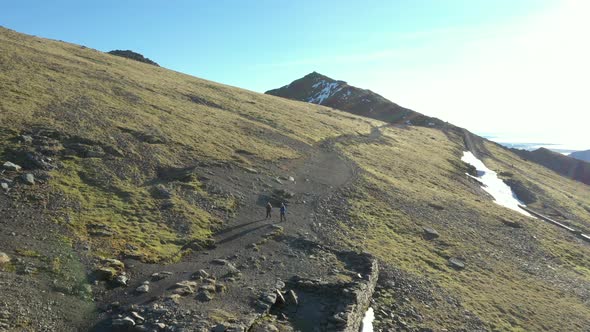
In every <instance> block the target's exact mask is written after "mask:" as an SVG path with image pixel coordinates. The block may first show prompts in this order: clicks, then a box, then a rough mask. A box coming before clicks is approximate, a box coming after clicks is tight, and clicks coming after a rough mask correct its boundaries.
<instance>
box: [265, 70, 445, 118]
mask: <svg viewBox="0 0 590 332" xmlns="http://www.w3.org/2000/svg"><path fill="white" fill-rule="evenodd" d="M266 93H267V94H270V95H275V96H279V97H284V98H289V99H295V100H299V101H305V102H309V103H314V104H319V105H324V106H328V107H333V108H336V109H339V110H343V111H346V112H350V113H353V114H357V115H362V116H366V117H370V118H373V119H377V120H382V121H386V122H390V123H396V124H413V125H422V126H431V127H434V126H438V127H439V126H443V125H446V124H445V123H444V122H443V121H441V120H439V119H436V118H431V117H428V116H424V115H422V114H420V113H418V112H414V111H412V110H410V109H407V108H404V107H402V106H399V105H397V104H395V103H393V102H392V101H390V100H387V99H386V98H384V97H382V96H380V95H378V94H376V93H374V92H372V91H371V90H365V89H360V88H357V87H354V86H351V85H348V83H346V82H344V81H338V80H334V79H332V78H330V77H327V76H324V75H322V74H319V73H317V72H313V73H311V74H308V75H306V76H304V77H302V78H300V79H298V80H295V81H293V82H291V83H290V84H288V85H285V86H283V87H281V88H279V89H274V90H269V91H267V92H266Z"/></svg>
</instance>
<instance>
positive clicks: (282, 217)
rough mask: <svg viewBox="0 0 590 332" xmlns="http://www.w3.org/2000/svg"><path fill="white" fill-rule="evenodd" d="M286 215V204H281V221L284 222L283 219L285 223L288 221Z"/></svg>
mask: <svg viewBox="0 0 590 332" xmlns="http://www.w3.org/2000/svg"><path fill="white" fill-rule="evenodd" d="M286 213H287V207H285V203H281V221H283V219H284V220H285V221H287V216H286Z"/></svg>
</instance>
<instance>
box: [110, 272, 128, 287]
mask: <svg viewBox="0 0 590 332" xmlns="http://www.w3.org/2000/svg"><path fill="white" fill-rule="evenodd" d="M113 282H114V283H115V285H118V286H127V283H128V282H129V277H128V276H127V275H125V273H123V274H121V275H118V276H117V277H116V278H115V280H113Z"/></svg>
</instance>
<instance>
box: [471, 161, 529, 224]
mask: <svg viewBox="0 0 590 332" xmlns="http://www.w3.org/2000/svg"><path fill="white" fill-rule="evenodd" d="M461 160H462V161H464V162H466V163H468V164H469V165H471V166H473V167H475V169H476V170H477V177H475V178H476V179H478V180H479V181H481V182H482V183H483V184H484V185H483V186H482V187H481V188H482V189H483V190H485V191H486V192H487V193H488V194H490V195H492V197H494V203H496V204H498V205H502V206H504V207H507V208H509V209H512V210H514V211H517V212H520V213H522V214H524V215H525V216H529V217H531V215H530V214H529V213H528V212H526V211H525V210H523V209H521V208H520V207H518V206H519V205H522V206H526V205H524V203H523V202H521V201H520V200H519V199H518V197H516V195H515V194H514V192H513V191H512V189H511V188H510V187H509V186H508V185H507V184H506V183H504V181H502V180H501V179H499V178H498V174H497V173H496V172H494V171H492V170H491V169H489V168H487V167H486V165H484V163H483V162H482V161H481V160H479V159H477V158H476V157H475V156H474V155H473V153H471V152H470V151H464V152H463V157H462V158H461ZM467 175H468V176H471V177H474V176H472V175H469V174H467Z"/></svg>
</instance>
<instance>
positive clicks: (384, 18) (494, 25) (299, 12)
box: [0, 0, 590, 147]
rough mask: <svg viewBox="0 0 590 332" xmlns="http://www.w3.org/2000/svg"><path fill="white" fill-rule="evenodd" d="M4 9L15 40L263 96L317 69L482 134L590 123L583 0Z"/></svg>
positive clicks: (41, 4) (562, 134)
mask: <svg viewBox="0 0 590 332" xmlns="http://www.w3.org/2000/svg"><path fill="white" fill-rule="evenodd" d="M2 7H3V9H2V11H0V25H3V26H5V27H8V28H11V29H14V30H17V31H19V32H24V33H28V34H33V35H37V36H41V37H46V38H52V39H60V40H64V41H68V42H72V43H76V44H82V45H85V46H88V47H92V48H96V49H98V50H101V51H109V50H112V49H131V50H134V51H137V52H140V53H142V54H144V55H145V56H147V57H149V58H151V59H152V60H154V61H156V62H158V63H159V64H160V65H162V66H164V67H167V68H170V69H173V70H177V71H180V72H184V73H188V74H191V75H195V76H198V77H201V78H205V79H209V80H212V81H217V82H221V83H225V84H229V85H234V86H239V87H242V88H246V89H250V90H254V91H259V92H264V91H266V90H268V89H271V88H275V87H279V86H282V85H285V84H287V83H289V82H291V81H292V80H294V79H296V78H299V77H301V76H303V75H305V74H307V73H309V72H311V71H314V70H315V71H318V72H320V73H323V74H325V75H328V76H330V77H333V78H337V79H342V80H345V81H347V82H349V83H350V84H352V85H356V86H359V87H363V88H369V89H371V90H373V91H375V92H377V93H380V94H382V95H384V96H385V97H387V98H389V99H391V100H392V101H394V102H397V103H399V104H401V105H403V106H406V107H409V108H412V109H415V110H417V111H419V112H422V113H425V114H428V115H434V116H437V117H440V118H442V119H444V120H448V121H451V122H454V123H456V124H458V125H462V126H465V127H467V128H469V129H472V130H473V131H476V132H479V133H484V132H485V133H493V134H497V135H503V136H507V135H512V136H518V135H520V136H524V137H527V138H528V139H531V140H539V139H542V138H545V139H546V140H549V141H561V142H566V141H572V140H575V141H579V138H578V137H576V136H575V135H573V134H572V128H571V126H569V127H567V128H566V126H563V128H562V127H560V128H556V126H557V124H558V123H557V122H556V121H555V114H556V113H559V114H561V115H564V116H565V114H568V115H569V116H578V115H579V116H586V118H583V120H588V115H584V114H585V113H588V111H590V109H588V107H587V106H588V105H589V104H588V102H587V101H584V99H586V98H585V94H586V92H585V91H583V89H581V88H580V87H579V85H583V84H582V83H587V80H584V76H585V75H586V74H590V70H588V68H589V67H588V65H587V63H585V62H586V61H585V59H587V57H586V55H588V48H587V46H583V45H582V46H581V45H580V44H587V41H584V40H587V38H585V39H583V40H579V38H583V37H584V36H585V33H587V31H590V30H585V28H586V27H589V26H588V25H587V24H586V23H584V22H585V21H586V20H585V18H584V15H582V13H583V11H584V10H587V9H589V8H590V7H589V6H587V5H585V3H584V1H583V0H581V1H567V0H563V1H557V0H555V1H549V0H547V1H545V0H463V1H458V0H456V1H453V0H430V1H428V0H413V1H412V0H408V1H393V0H388V1H286V0H285V1H281V0H257V1H254V0H253V1H238V0H235V1H231V0H220V1H92V2H90V1H88V2H87V1H27V0H19V1H4V3H3V5H2ZM547 45H555V48H556V49H560V50H563V51H562V52H558V53H559V54H557V53H556V52H554V51H552V50H553V49H554V48H550V47H549V48H548V46H547ZM572 54H573V55H574V56H572ZM564 71H565V73H564ZM539 73H543V75H540V74H539ZM586 77H588V76H586ZM545 79H546V80H547V84H545V85H543V84H540V83H539V82H540V80H545ZM569 85H571V87H570V86H569ZM543 98H549V99H550V100H540V99H543ZM561 107H563V108H564V109H559V110H557V109H556V108H561ZM566 108H567V110H566ZM507 118H508V119H513V121H509V120H507ZM586 123H587V121H586ZM525 124H526V126H525ZM523 127H526V128H523ZM575 131H576V132H578V133H580V135H582V134H581V133H582V132H583V131H584V128H583V126H581V125H580V126H579V128H578V127H576V128H575ZM585 131H586V132H590V131H589V130H585ZM584 137H585V138H590V137H589V136H584ZM523 139H524V138H523ZM586 141H588V142H589V143H590V139H586ZM589 147H590V146H589Z"/></svg>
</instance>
